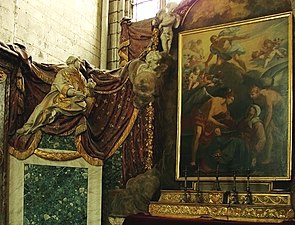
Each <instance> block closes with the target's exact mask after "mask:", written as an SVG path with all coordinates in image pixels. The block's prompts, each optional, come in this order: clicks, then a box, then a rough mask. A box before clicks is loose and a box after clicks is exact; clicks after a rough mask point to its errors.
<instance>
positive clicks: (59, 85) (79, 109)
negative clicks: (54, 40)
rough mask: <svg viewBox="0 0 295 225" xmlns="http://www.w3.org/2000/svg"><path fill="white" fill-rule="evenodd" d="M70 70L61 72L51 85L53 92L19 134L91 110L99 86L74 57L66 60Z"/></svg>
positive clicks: (34, 112) (38, 107) (31, 131)
mask: <svg viewBox="0 0 295 225" xmlns="http://www.w3.org/2000/svg"><path fill="white" fill-rule="evenodd" d="M66 64H67V67H66V68H64V69H61V70H60V71H59V72H58V73H57V75H56V77H55V80H54V81H53V83H52V85H51V90H50V92H49V93H48V94H47V95H46V96H45V97H44V99H43V100H42V101H41V103H40V104H39V105H37V106H36V108H35V109H34V111H33V113H32V114H31V116H30V117H29V119H28V120H27V122H26V123H25V124H24V126H23V127H22V128H20V129H18V130H17V133H18V134H29V133H34V132H35V131H36V130H37V129H38V128H40V127H42V126H45V125H46V124H50V123H52V122H54V121H55V119H56V118H57V117H58V116H59V115H65V116H76V115H78V114H80V113H85V112H86V111H87V108H88V106H87V102H90V101H89V100H90V99H93V98H91V96H92V91H91V90H93V88H94V87H95V85H96V84H95V83H94V81H93V80H92V79H89V80H88V82H86V80H85V78H84V76H83V75H82V74H81V72H80V68H81V66H82V61H81V60H80V59H79V58H77V57H74V56H70V57H68V59H67V60H66Z"/></svg>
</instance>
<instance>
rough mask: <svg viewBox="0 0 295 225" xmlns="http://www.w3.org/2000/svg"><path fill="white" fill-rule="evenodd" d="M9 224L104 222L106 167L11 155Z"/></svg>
mask: <svg viewBox="0 0 295 225" xmlns="http://www.w3.org/2000/svg"><path fill="white" fill-rule="evenodd" d="M9 165H10V166H9V170H10V171H9V172H10V180H9V224H10V225H27V224H30V225H31V224H36V225H39V224H44V225H51V224H56V225H58V224H67V225H68V224H74V225H76V224H77V225H78V224H79V225H83V224H85V225H100V224H101V191H102V188H101V186H102V185H101V182H102V167H101V166H91V165H89V164H88V163H87V162H86V161H85V160H84V159H82V158H79V159H75V160H71V161H62V162H57V161H48V160H44V159H41V158H38V157H37V156H35V155H32V156H31V157H29V158H28V159H26V160H17V159H16V158H14V157H13V156H10V157H9Z"/></svg>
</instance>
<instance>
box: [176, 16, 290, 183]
mask: <svg viewBox="0 0 295 225" xmlns="http://www.w3.org/2000/svg"><path fill="white" fill-rule="evenodd" d="M291 18H292V16H291V13H282V14H276V15H271V16H266V17H261V18H256V19H252V20H246V21H242V22H238V23H231V24H223V25H219V26H213V27H206V28H202V29H196V30H190V31H184V32H181V33H179V53H178V54H179V55H178V61H179V62H178V63H179V68H178V121H177V125H178V126H177V145H176V148H177V149H176V152H177V155H176V179H177V180H182V179H183V178H184V177H185V176H186V177H188V179H191V180H194V179H196V178H197V177H198V178H200V179H201V180H206V179H208V180H212V179H214V177H215V176H216V174H217V173H218V176H219V177H220V179H224V180H226V179H228V178H229V177H232V174H236V175H237V177H238V179H244V178H245V177H247V176H251V179H253V180H258V181H262V180H263V181H265V180H289V179H290V173H291V143H292V140H291V138H292V135H291V132H292V129H291V121H292V118H291V117H292V20H291Z"/></svg>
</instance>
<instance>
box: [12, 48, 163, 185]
mask: <svg viewBox="0 0 295 225" xmlns="http://www.w3.org/2000/svg"><path fill="white" fill-rule="evenodd" d="M13 48H14V50H15V51H16V52H18V53H19V55H20V59H21V61H22V63H21V69H20V70H19V72H18V73H17V74H15V75H14V76H13V77H11V93H10V120H9V135H10V149H9V151H10V154H12V155H14V156H16V157H17V158H19V159H25V158H27V157H29V156H30V155H31V154H34V153H35V154H36V153H37V152H36V149H37V148H38V144H39V142H40V140H41V133H42V132H45V133H48V134H51V135H58V136H66V135H75V144H76V147H77V151H78V152H79V153H80V155H81V156H82V157H83V158H84V159H85V160H87V161H88V162H90V163H91V164H94V165H101V164H102V162H103V160H105V159H107V158H108V157H110V156H112V154H114V153H115V151H117V150H118V149H119V148H120V147H121V148H120V149H121V150H122V151H123V155H124V157H123V164H124V165H126V166H124V165H123V180H124V181H127V180H128V179H129V178H130V177H133V176H135V175H137V174H139V173H141V172H144V171H145V170H146V169H149V168H151V167H152V166H153V165H154V164H155V160H158V158H159V157H157V155H159V154H158V153H156V154H154V139H155V136H154V133H153V132H154V125H153V123H154V121H153V118H154V107H153V106H152V104H149V105H148V106H146V107H143V108H141V109H140V110H139V109H137V108H135V107H134V103H133V99H134V92H133V88H132V83H131V82H130V79H129V75H130V71H129V70H130V68H129V67H130V64H126V65H125V66H124V67H121V68H118V69H115V70H110V71H105V70H99V69H97V68H95V67H93V66H92V65H90V64H89V63H87V61H85V68H86V70H85V71H82V72H83V75H84V76H85V79H86V80H87V79H89V78H92V79H93V81H94V82H95V83H96V86H95V88H94V92H95V103H94V104H93V106H92V109H91V111H90V113H89V114H87V115H85V113H82V114H78V115H75V116H74V117H68V116H65V115H61V116H59V117H58V119H57V120H55V121H54V122H53V123H50V124H47V125H46V126H42V127H41V128H40V130H38V131H37V132H34V133H31V134H26V135H18V134H17V132H16V131H17V129H19V128H21V127H22V126H23V125H24V123H25V122H26V121H27V119H28V118H29V116H30V115H31V114H32V112H33V110H34V109H35V108H36V106H37V105H38V104H39V103H40V102H41V101H42V100H43V98H44V97H45V96H46V95H47V93H49V92H50V88H51V85H52V83H53V82H54V78H55V76H56V74H57V73H58V72H59V71H60V70H61V69H63V68H64V67H65V65H62V64H61V65H57V64H40V63H36V62H32V61H31V59H30V58H29V57H28V55H27V53H26V51H25V49H24V48H23V47H22V46H13ZM138 61H140V62H141V63H139V65H140V64H142V63H144V61H142V60H141V59H138ZM147 128H148V129H147ZM41 131H42V132H41ZM130 162H132V163H130ZM127 165H129V166H127Z"/></svg>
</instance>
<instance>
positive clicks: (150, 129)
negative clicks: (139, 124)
mask: <svg viewBox="0 0 295 225" xmlns="http://www.w3.org/2000/svg"><path fill="white" fill-rule="evenodd" d="M146 114H147V128H146V129H147V140H146V144H145V146H146V148H147V158H146V162H145V169H151V168H152V167H153V140H154V126H153V121H154V114H155V113H154V107H153V106H152V104H151V103H149V105H148V107H147V112H146Z"/></svg>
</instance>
